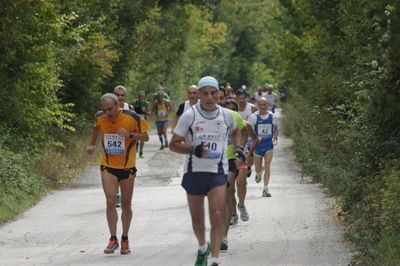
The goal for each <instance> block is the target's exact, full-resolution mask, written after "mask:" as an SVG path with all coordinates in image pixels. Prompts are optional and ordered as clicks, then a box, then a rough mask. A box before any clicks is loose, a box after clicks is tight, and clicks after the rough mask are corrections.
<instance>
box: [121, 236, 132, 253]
mask: <svg viewBox="0 0 400 266" xmlns="http://www.w3.org/2000/svg"><path fill="white" fill-rule="evenodd" d="M130 253H131V250H130V249H129V241H128V240H121V254H122V255H128V254H130Z"/></svg>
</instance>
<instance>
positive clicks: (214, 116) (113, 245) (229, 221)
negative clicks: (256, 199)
mask: <svg viewBox="0 0 400 266" xmlns="http://www.w3.org/2000/svg"><path fill="white" fill-rule="evenodd" d="M121 87H122V86H117V87H116V88H115V91H114V93H115V94H110V93H108V94H105V95H103V96H102V97H101V99H100V105H101V108H102V111H99V112H98V113H97V114H96V123H95V126H94V129H93V134H92V139H91V143H90V146H89V147H88V149H87V151H88V153H90V154H91V153H93V152H94V150H95V147H96V141H97V137H98V136H99V135H100V134H103V141H102V146H101V148H102V161H101V177H102V184H103V189H104V193H105V195H106V202H107V205H106V206H107V211H106V213H107V221H108V225H109V230H110V233H111V238H110V241H109V244H108V246H107V248H106V249H105V250H104V253H107V254H109V253H113V252H114V251H115V250H116V249H117V248H118V247H119V241H118V239H117V237H116V224H117V221H118V216H117V212H116V208H115V207H116V197H115V195H116V193H117V191H118V185H119V187H120V188H121V200H122V204H121V209H122V215H121V220H122V227H123V233H122V239H121V242H120V243H121V250H120V252H121V254H129V252H130V250H129V245H128V231H129V225H130V221H131V218H132V210H131V207H130V203H131V199H132V192H133V184H134V177H135V175H136V168H135V166H136V161H135V159H136V145H137V144H138V142H145V141H148V139H149V136H148V134H147V130H148V128H149V126H148V123H147V122H146V116H148V115H150V114H151V113H153V114H155V117H156V121H155V123H156V126H157V133H158V136H159V138H160V143H161V147H160V150H161V149H164V148H167V147H169V149H170V150H171V151H173V152H177V153H182V154H186V162H185V167H184V175H183V178H182V187H183V188H184V189H185V190H186V193H187V201H188V206H189V210H190V214H191V218H192V227H193V230H194V234H195V236H196V238H197V241H198V244H199V249H198V252H197V258H196V262H195V265H198V266H200V265H219V263H220V262H219V259H218V257H219V253H220V250H227V249H228V238H227V237H228V231H229V226H230V225H234V224H236V223H238V218H239V216H238V214H237V210H238V211H239V212H240V219H241V220H242V221H244V222H245V221H248V220H249V214H248V212H247V209H246V206H245V198H246V192H247V177H249V176H251V172H252V171H251V167H252V165H253V163H254V164H255V172H256V174H255V180H256V182H257V183H259V182H260V181H261V179H262V178H263V180H264V188H263V190H262V193H261V195H262V196H263V197H271V193H270V192H269V189H268V183H269V178H270V164H271V160H272V154H273V147H274V145H276V144H277V139H278V124H277V118H276V116H275V115H274V113H273V112H274V109H275V99H274V101H273V102H271V99H272V97H271V96H269V95H273V94H272V89H271V93H270V92H269V90H268V89H269V88H267V90H266V92H265V94H264V95H261V96H260V97H257V98H256V97H253V98H254V100H255V104H252V103H250V102H249V101H248V99H249V98H250V97H249V94H248V93H247V92H246V87H244V88H243V87H242V89H239V90H236V91H235V90H233V89H232V88H231V87H230V86H229V87H228V86H226V87H222V86H221V87H220V86H219V84H218V81H217V80H216V79H215V78H213V77H211V76H206V77H203V78H201V79H200V80H199V83H198V85H197V86H196V85H191V86H189V88H188V89H187V96H188V100H187V101H185V102H183V103H182V104H180V106H179V108H178V110H177V112H176V114H175V117H174V119H173V121H172V126H171V132H172V133H173V135H172V137H171V140H170V141H168V138H167V127H168V117H169V114H170V113H171V112H172V109H173V108H172V104H171V103H170V101H169V97H168V95H167V94H166V93H165V92H164V89H163V88H160V89H158V91H157V93H156V95H154V98H153V100H154V102H153V104H152V107H151V108H149V103H148V102H146V101H145V100H144V97H145V95H144V92H139V99H138V100H137V101H136V102H135V103H134V104H133V106H129V105H127V104H125V102H124V101H125V98H126V89H125V88H123V87H122V88H121ZM264 87H266V86H264ZM123 94H124V95H123ZM275 96H276V95H275ZM124 97H125V98H124ZM268 97H270V98H271V99H269V98H268ZM129 109H133V110H129ZM139 156H140V157H142V156H143V144H140V145H139ZM263 162H264V166H262V164H263ZM236 191H237V197H238V202H237V201H236V196H235V194H236ZM205 196H207V197H208V202H209V216H210V223H211V241H210V242H206V237H205V213H204V212H205V210H204V198H205ZM210 254H211V257H210V258H209V259H208V256H209V255H210ZM207 262H208V264H207Z"/></svg>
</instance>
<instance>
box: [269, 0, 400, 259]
mask: <svg viewBox="0 0 400 266" xmlns="http://www.w3.org/2000/svg"><path fill="white" fill-rule="evenodd" d="M280 3H281V7H280V8H278V9H277V10H278V11H279V13H278V14H277V16H276V21H279V22H280V23H281V27H282V28H284V29H286V31H282V32H283V33H281V34H278V36H279V35H280V36H279V38H280V45H279V46H276V47H275V48H276V49H275V51H276V52H277V54H278V55H279V57H280V59H281V60H282V61H283V62H284V67H285V70H284V71H283V74H284V75H285V77H286V78H287V79H288V80H289V81H290V82H291V84H295V85H294V88H293V90H292V91H291V96H292V97H291V101H290V103H289V104H288V105H286V106H285V107H286V109H285V114H286V118H285V127H286V129H287V132H289V133H290V134H291V136H292V137H293V138H294V140H295V153H296V156H297V158H298V160H299V161H300V162H301V164H302V166H303V169H304V171H306V172H307V173H309V174H311V175H312V176H313V177H314V178H315V180H317V181H321V182H322V183H323V184H324V185H325V186H327V187H328V188H329V189H330V192H331V193H332V194H334V195H337V196H339V197H340V198H341V204H342V206H341V207H342V209H343V210H344V211H345V212H346V213H348V216H347V222H348V223H349V224H350V228H351V230H350V232H349V236H350V238H351V239H352V240H354V241H355V242H356V243H357V244H358V246H359V248H360V249H361V250H362V254H365V255H364V256H363V257H362V258H360V259H361V260H362V261H363V262H365V263H369V264H377V263H378V262H379V264H384V265H394V264H396V263H394V262H396V261H397V262H398V261H399V254H400V253H399V249H398V243H399V239H400V236H399V232H400V224H399V222H398V221H399V217H398V214H399V209H400V201H399V199H400V198H399V193H400V188H399V184H400V182H399V181H400V171H399V168H398V165H400V160H399V158H400V156H399V155H400V121H399V119H400V112H399V106H400V104H399V103H400V94H399V91H400V88H399V85H400V81H399V75H398V74H399V70H400V68H399V64H398V62H399V60H398V52H397V51H398V49H399V46H398V45H397V46H396V44H398V41H397V40H398V38H399V37H400V35H399V33H400V32H399V30H398V27H399V26H400V24H399V23H400V21H399V18H398V16H394V15H393V14H394V13H395V12H397V13H398V10H399V8H400V2H399V1H393V2H392V4H391V5H390V6H389V5H386V3H385V1H357V0H354V1H339V0H338V1H311V0H310V1H280ZM294 25H295V26H294Z"/></svg>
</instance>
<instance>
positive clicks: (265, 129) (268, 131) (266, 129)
mask: <svg viewBox="0 0 400 266" xmlns="http://www.w3.org/2000/svg"><path fill="white" fill-rule="evenodd" d="M257 133H258V134H257V135H258V136H260V137H270V136H272V125H271V124H258V132H257Z"/></svg>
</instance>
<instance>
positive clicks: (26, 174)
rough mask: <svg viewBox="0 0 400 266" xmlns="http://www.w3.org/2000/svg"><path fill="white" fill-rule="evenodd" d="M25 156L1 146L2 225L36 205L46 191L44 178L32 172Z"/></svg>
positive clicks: (0, 190) (0, 220) (0, 221)
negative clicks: (16, 214)
mask: <svg viewBox="0 0 400 266" xmlns="http://www.w3.org/2000/svg"><path fill="white" fill-rule="evenodd" d="M25 156H26V155H16V154H14V153H12V152H10V151H8V150H6V149H4V148H3V147H1V146H0V223H2V222H4V221H6V220H7V219H9V218H10V217H12V216H14V215H15V213H18V212H20V211H21V210H23V209H25V208H26V207H29V206H31V205H32V204H34V203H35V202H36V201H37V200H38V199H39V197H40V195H42V193H43V192H44V191H45V182H44V178H43V177H42V176H39V175H37V174H34V173H33V172H32V169H31V167H30V166H29V165H26V162H27V161H26V160H25V158H24V157H25Z"/></svg>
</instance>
